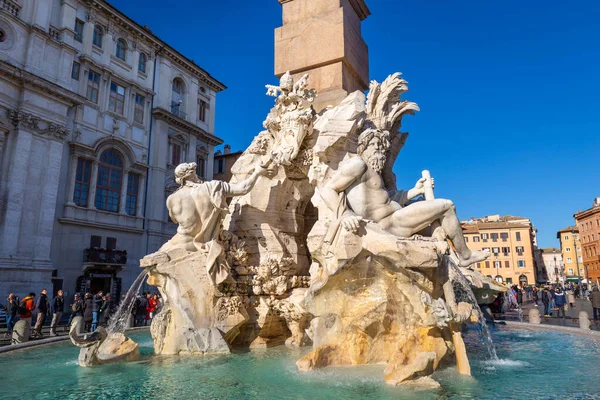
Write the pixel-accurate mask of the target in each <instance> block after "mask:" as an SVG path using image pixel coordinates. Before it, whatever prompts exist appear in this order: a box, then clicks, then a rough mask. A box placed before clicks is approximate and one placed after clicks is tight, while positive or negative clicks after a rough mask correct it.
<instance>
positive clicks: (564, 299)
mask: <svg viewBox="0 0 600 400" xmlns="http://www.w3.org/2000/svg"><path fill="white" fill-rule="evenodd" d="M509 290H510V291H511V294H512V296H509V297H510V298H512V299H513V300H512V301H509V304H510V305H509V307H510V308H517V306H519V307H520V306H521V304H522V303H523V298H524V297H525V298H526V300H531V301H533V303H534V305H535V306H536V307H539V306H540V302H541V305H542V307H543V310H542V311H543V315H544V316H545V317H552V316H554V317H562V318H566V312H567V311H568V310H569V308H574V307H576V304H575V299H584V300H588V301H590V302H591V304H592V309H593V318H594V322H595V324H596V325H598V324H600V287H598V285H593V286H592V287H591V288H590V287H588V285H585V284H573V283H569V284H566V285H563V284H553V285H552V284H548V285H544V286H540V287H538V286H527V287H521V286H518V285H514V286H512V287H511V288H510V289H509Z"/></svg>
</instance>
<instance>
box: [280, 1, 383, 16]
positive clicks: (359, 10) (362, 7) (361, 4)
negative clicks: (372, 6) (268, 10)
mask: <svg viewBox="0 0 600 400" xmlns="http://www.w3.org/2000/svg"><path fill="white" fill-rule="evenodd" d="M277 1H279V4H281V5H284V4H285V3H289V2H292V1H294V0H277ZM349 1H350V4H351V5H352V8H354V11H356V14H357V15H358V18H360V20H361V21H362V20H364V19H365V18H367V17H368V16H369V15H371V10H369V7H367V3H365V0H349Z"/></svg>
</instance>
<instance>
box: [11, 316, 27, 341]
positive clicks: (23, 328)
mask: <svg viewBox="0 0 600 400" xmlns="http://www.w3.org/2000/svg"><path fill="white" fill-rule="evenodd" d="M30 334H31V318H21V319H20V320H19V321H17V323H16V324H15V326H14V328H13V334H12V344H19V343H25V342H28V341H29V335H30Z"/></svg>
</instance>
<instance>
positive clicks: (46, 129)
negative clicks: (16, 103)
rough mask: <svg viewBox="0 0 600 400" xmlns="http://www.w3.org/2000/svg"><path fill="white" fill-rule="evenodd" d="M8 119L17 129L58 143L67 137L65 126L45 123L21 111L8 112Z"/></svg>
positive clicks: (49, 122)
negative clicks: (25, 130)
mask: <svg viewBox="0 0 600 400" xmlns="http://www.w3.org/2000/svg"><path fill="white" fill-rule="evenodd" d="M8 119H9V120H10V121H11V122H12V124H13V125H14V126H15V127H17V128H24V129H27V130H29V131H31V132H33V133H37V134H39V135H45V136H50V137H52V138H55V139H59V140H60V141H63V140H65V138H66V137H67V136H68V135H69V130H68V129H67V127H66V126H64V125H59V124H56V123H54V122H52V121H47V120H45V119H42V118H40V117H38V116H37V115H34V114H31V113H28V112H24V111H21V110H8Z"/></svg>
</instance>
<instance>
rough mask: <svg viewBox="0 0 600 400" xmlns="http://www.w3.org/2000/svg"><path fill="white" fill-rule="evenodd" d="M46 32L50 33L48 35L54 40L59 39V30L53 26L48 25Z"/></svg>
mask: <svg viewBox="0 0 600 400" xmlns="http://www.w3.org/2000/svg"><path fill="white" fill-rule="evenodd" d="M48 33H49V34H50V37H51V38H52V39H54V40H59V39H60V32H59V31H58V29H57V28H55V27H54V26H52V25H50V27H49V28H48Z"/></svg>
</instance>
